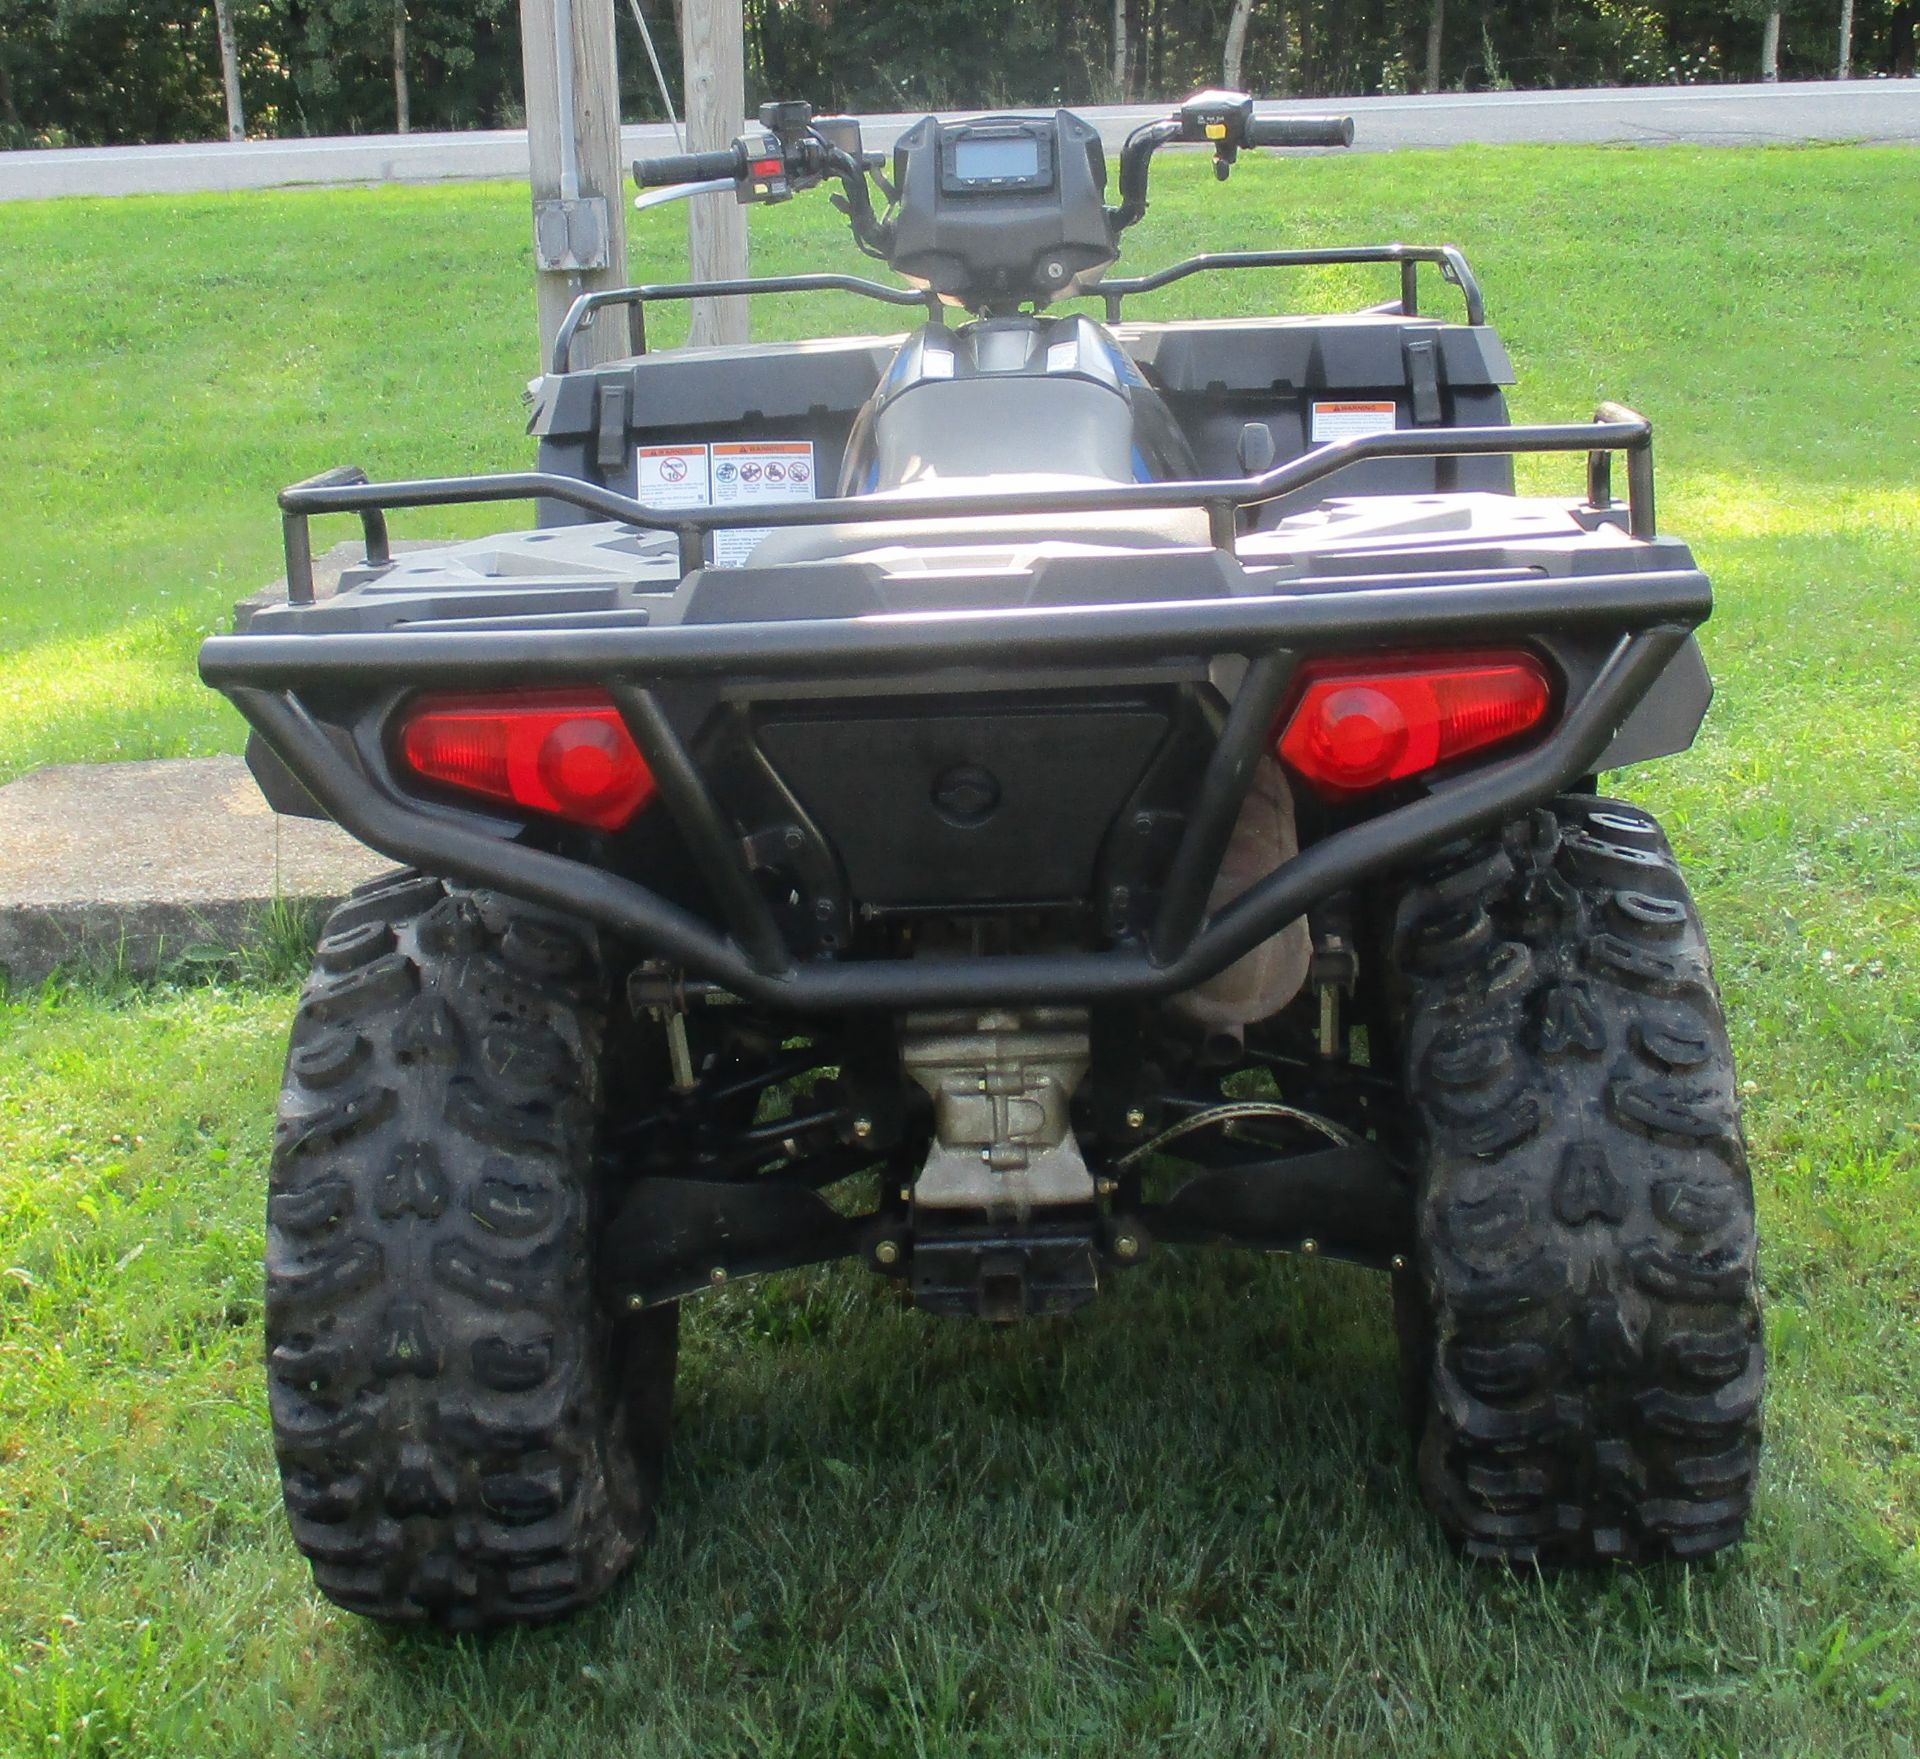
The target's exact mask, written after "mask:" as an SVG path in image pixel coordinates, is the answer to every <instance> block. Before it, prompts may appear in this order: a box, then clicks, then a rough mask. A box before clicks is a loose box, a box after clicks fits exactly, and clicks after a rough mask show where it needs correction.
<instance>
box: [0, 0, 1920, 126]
mask: <svg viewBox="0 0 1920 1759" xmlns="http://www.w3.org/2000/svg"><path fill="white" fill-rule="evenodd" d="M679 4H680V0H615V5H616V8H617V9H618V14H619V23H618V26H617V28H618V29H619V31H620V33H621V86H622V94H621V95H622V107H623V111H624V114H625V116H626V119H627V120H628V121H644V120H649V119H655V118H659V117H660V116H662V115H663V114H664V112H663V107H662V101H661V98H660V95H659V92H658V89H657V87H656V84H655V82H654V78H653V75H652V72H651V70H650V68H649V65H648V61H647V57H646V54H645V52H644V49H643V46H642V43H641V40H640V27H639V22H638V21H639V19H640V18H641V17H642V16H643V15H644V16H645V18H646V20H647V22H648V23H649V24H650V25H651V28H652V34H653V38H654V41H655V43H656V45H657V47H658V49H659V52H660V58H661V61H662V65H663V72H664V75H665V78H666V81H667V84H668V86H669V88H670V89H673V90H677V89H678V84H679V75H680V61H679V31H678V21H677V18H676V16H675V14H676V13H677V11H678V8H679ZM746 13H747V55H748V80H749V85H750V88H751V89H750V92H749V101H750V102H758V100H759V99H760V98H762V97H767V96H775V95H781V96H785V95H801V96H805V97H808V98H810V99H811V100H812V101H813V102H814V103H815V104H816V105H817V106H820V107H823V108H831V109H845V110H855V111H891V110H918V109H945V108H960V107H972V106H998V105H1009V106H1011V105H1021V106H1030V105H1035V104H1051V103H1063V104H1076V103H1094V102H1101V101H1112V100H1115V99H1143V100H1144V99H1159V98H1166V97H1171V96H1174V95H1177V94H1179V93H1182V92H1185V91H1188V90H1191V89H1193V88H1195V87H1197V86H1201V85H1210V84H1222V83H1224V84H1228V85H1232V86H1237V87H1241V88H1243V89H1246V90H1250V91H1253V92H1256V93H1259V94H1261V95H1262V96H1270V97H1280V96H1305V97H1336V96H1356V95H1364V94H1371V93H1377V92H1402V91H1434V90H1468V91H1478V90H1489V89H1501V88H1505V87H1514V88H1526V89H1540V88H1547V89H1551V88H1555V87H1571V86H1593V85H1661V84H1673V83H1695V82H1701V83H1704V82H1710V81H1723V80H1734V79H1756V78H1786V79H1801V78H1820V77H1832V76H1834V75H1835V74H1836V73H1839V72H1845V73H1850V74H1853V75H1905V76H1910V75H1911V74H1912V73H1913V72H1914V62H1915V44H1916V35H1917V34H1920V0H1781V3H1780V4H1774V3H1773V0H1716V3H1712V4H1709V3H1707V0H1061V3H1059V4H1056V5H1041V4H1038V3H1037V0H746ZM520 92H521V69H520V18H519V8H518V4H517V0H0V145H4V146H7V147H30V146H48V145H54V146H58V145H97V144H108V143H114V142H135V141H170V140H205V139H209V138H217V137H220V136H222V135H232V136H234V137H236V138H237V137H238V136H240V135H242V134H246V135H253V136H276V135H278V136H286V135H345V134H367V133H384V132H388V131H393V130H396V129H397V130H400V131H405V130H407V129H409V128H416V129H420V128H424V129H462V128H500V127H510V126H513V125H515V124H517V123H518V122H519V121H520V120H521V97H520Z"/></svg>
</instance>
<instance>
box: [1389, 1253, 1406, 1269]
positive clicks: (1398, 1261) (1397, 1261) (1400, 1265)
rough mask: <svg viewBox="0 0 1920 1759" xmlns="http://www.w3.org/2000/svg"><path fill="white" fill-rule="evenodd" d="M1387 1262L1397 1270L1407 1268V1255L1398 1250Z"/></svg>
mask: <svg viewBox="0 0 1920 1759" xmlns="http://www.w3.org/2000/svg"><path fill="white" fill-rule="evenodd" d="M1387 1262H1388V1263H1389V1264H1390V1265H1392V1266H1393V1268H1394V1269H1395V1270H1405V1269H1406V1268H1407V1255H1406V1254H1405V1253H1404V1252H1396V1253H1395V1254H1394V1255H1393V1256H1392V1257H1391V1258H1390V1259H1388V1260H1387Z"/></svg>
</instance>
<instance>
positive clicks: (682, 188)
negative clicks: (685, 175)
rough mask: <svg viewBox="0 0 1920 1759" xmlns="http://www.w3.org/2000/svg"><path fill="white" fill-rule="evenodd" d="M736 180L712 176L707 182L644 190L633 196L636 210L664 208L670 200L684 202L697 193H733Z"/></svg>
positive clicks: (673, 184) (669, 185)
mask: <svg viewBox="0 0 1920 1759" xmlns="http://www.w3.org/2000/svg"><path fill="white" fill-rule="evenodd" d="M734 187H735V185H734V180H733V179H732V178H731V177H712V178H709V179H708V180H707V181H706V182H705V183H670V184H668V185H667V186H666V187H665V188H664V189H648V190H643V191H642V192H641V193H640V194H639V195H637V196H635V197H634V198H633V205H634V208H635V211H636V212H637V211H640V210H643V209H646V208H663V207H665V206H666V205H667V203H668V202H684V201H689V200H691V199H692V198H693V197H694V196H696V195H732V194H733V192H734Z"/></svg>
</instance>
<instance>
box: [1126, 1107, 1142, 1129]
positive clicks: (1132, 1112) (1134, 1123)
mask: <svg viewBox="0 0 1920 1759" xmlns="http://www.w3.org/2000/svg"><path fill="white" fill-rule="evenodd" d="M1146 1127H1147V1114H1146V1113H1145V1112H1143V1111H1142V1110H1141V1109H1140V1108H1139V1107H1138V1106H1137V1105H1136V1106H1129V1107H1128V1108H1127V1128H1128V1129H1129V1130H1144V1129H1145V1128H1146Z"/></svg>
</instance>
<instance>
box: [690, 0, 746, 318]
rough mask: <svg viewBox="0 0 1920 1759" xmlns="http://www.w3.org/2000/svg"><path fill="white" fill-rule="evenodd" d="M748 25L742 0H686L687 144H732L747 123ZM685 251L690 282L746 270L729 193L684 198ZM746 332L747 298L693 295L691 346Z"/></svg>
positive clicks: (739, 218) (741, 215)
mask: <svg viewBox="0 0 1920 1759" xmlns="http://www.w3.org/2000/svg"><path fill="white" fill-rule="evenodd" d="M746 38H747V25H746V17H745V13H744V9H743V6H742V0H685V4H684V6H683V7H682V8H681V13H680V48H681V52H682V55H683V57H684V60H685V63H686V84H687V97H686V102H687V151H688V152H690V153H711V152H717V151H719V150H720V149H721V148H723V147H730V146H732V145H733V141H734V137H735V136H736V135H738V134H739V132H740V130H741V129H742V128H743V127H744V126H745V124H746V109H747V50H746ZM687 258H688V267H689V272H690V276H691V278H692V279H693V280H695V281H737V280H739V279H741V278H742V277H743V276H745V274H746V272H747V212H746V209H745V208H743V207H741V206H740V204H739V203H738V202H736V201H734V200H733V199H732V198H731V197H728V196H715V195H703V196H695V197H694V199H693V200H692V201H690V202H689V203H688V204H687ZM746 339H747V302H746V301H745V300H744V299H696V300H695V301H694V302H693V314H692V327H691V330H690V332H689V334H688V337H687V340H688V341H689V342H690V343H692V344H693V345H694V346H695V347H701V346H705V345H707V344H711V343H716V342H744V341H746Z"/></svg>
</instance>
